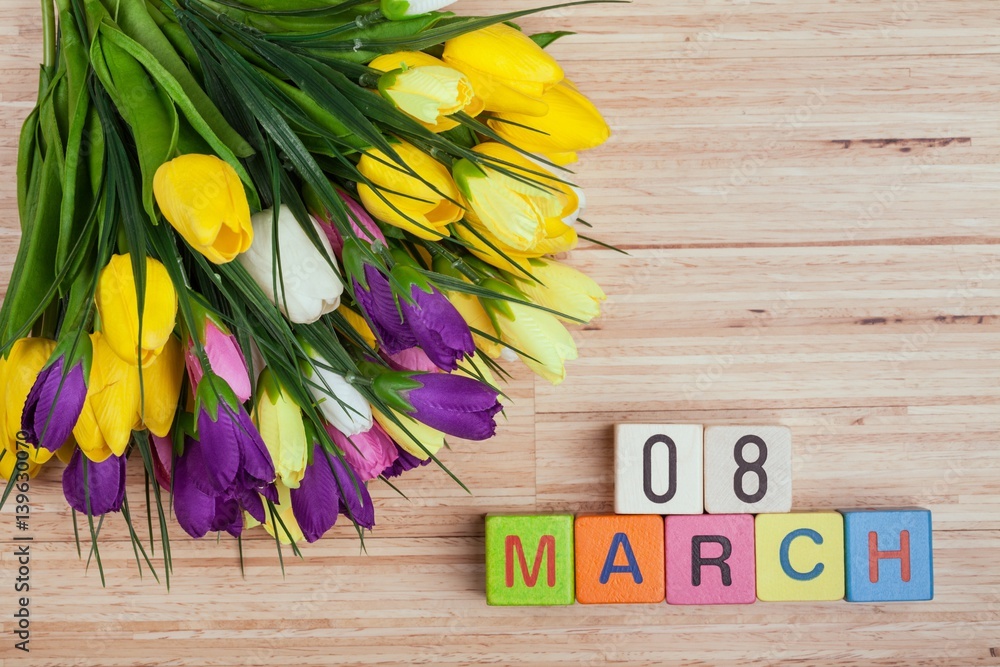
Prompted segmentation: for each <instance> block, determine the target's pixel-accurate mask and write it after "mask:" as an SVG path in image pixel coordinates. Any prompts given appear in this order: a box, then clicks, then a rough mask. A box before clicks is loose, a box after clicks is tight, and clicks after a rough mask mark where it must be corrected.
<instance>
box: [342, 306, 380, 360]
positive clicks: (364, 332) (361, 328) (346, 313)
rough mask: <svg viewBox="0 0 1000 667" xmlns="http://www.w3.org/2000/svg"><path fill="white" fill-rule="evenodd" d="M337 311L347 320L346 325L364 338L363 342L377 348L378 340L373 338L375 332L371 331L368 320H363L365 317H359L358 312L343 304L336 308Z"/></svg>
mask: <svg viewBox="0 0 1000 667" xmlns="http://www.w3.org/2000/svg"><path fill="white" fill-rule="evenodd" d="M337 312H338V313H340V314H341V315H342V316H343V318H344V319H345V320H346V321H347V324H348V326H350V327H351V328H352V329H354V331H356V332H357V334H358V335H359V336H361V338H362V339H364V341H365V343H367V344H368V347H370V348H372V349H373V350H374V349H377V346H378V340H376V339H375V332H374V331H372V328H371V327H370V326H368V322H367V321H365V318H363V317H361V315H360V314H358V313H357V312H355V311H354V310H352V309H350V308H348V307H347V306H345V305H343V304H341V305H340V307H339V308H337Z"/></svg>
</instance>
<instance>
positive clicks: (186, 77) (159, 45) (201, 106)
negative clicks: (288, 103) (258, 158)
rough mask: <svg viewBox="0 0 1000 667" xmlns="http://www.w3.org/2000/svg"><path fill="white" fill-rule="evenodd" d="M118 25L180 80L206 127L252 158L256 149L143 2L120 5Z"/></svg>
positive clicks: (241, 154)
mask: <svg viewBox="0 0 1000 667" xmlns="http://www.w3.org/2000/svg"><path fill="white" fill-rule="evenodd" d="M118 7H119V9H118V16H117V21H118V26H119V27H120V28H121V29H122V31H123V32H124V33H125V34H126V35H128V36H129V37H131V38H132V39H133V40H134V41H135V42H136V43H137V44H139V45H141V46H143V47H144V48H145V49H146V50H147V51H148V52H149V53H150V54H151V55H152V56H153V57H154V58H155V59H156V61H157V62H158V63H159V64H160V65H161V66H162V67H163V69H164V70H165V71H166V72H169V73H170V75H171V76H172V77H173V78H174V79H175V80H176V81H177V83H178V85H179V86H180V88H181V90H182V91H183V92H184V94H185V95H186V96H187V98H188V99H189V100H190V102H191V106H192V107H193V108H194V110H195V111H196V112H197V113H198V115H199V116H200V117H201V118H202V119H204V121H205V124H206V125H207V126H208V127H209V128H210V129H211V130H212V132H213V133H214V134H215V135H216V136H217V137H219V139H220V140H221V141H222V142H223V143H224V144H226V146H228V147H229V149H230V150H231V151H232V152H233V153H234V154H235V155H236V156H237V157H249V156H251V155H253V148H251V147H250V144H248V143H247V142H246V140H245V139H244V138H243V137H241V136H240V135H239V134H237V133H236V130H234V129H233V128H232V126H230V124H229V123H228V122H226V119H225V118H223V116H222V113H220V112H219V109H218V108H217V107H216V106H215V104H214V103H213V102H212V100H211V99H209V97H208V95H207V94H206V93H205V91H204V90H203V89H202V87H201V86H200V85H198V82H197V81H196V80H195V78H194V76H193V75H192V74H191V71H190V70H189V69H188V67H187V65H186V64H185V63H184V61H183V60H181V58H180V56H178V55H177V51H176V50H175V49H174V46H173V45H172V44H171V43H170V40H168V39H167V38H166V36H164V34H163V32H162V31H161V30H160V28H159V26H157V24H156V21H154V20H153V18H152V17H151V16H150V12H149V11H148V10H147V8H146V5H145V4H144V3H142V2H135V1H133V2H121V3H119V5H118Z"/></svg>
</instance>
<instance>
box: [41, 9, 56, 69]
mask: <svg viewBox="0 0 1000 667" xmlns="http://www.w3.org/2000/svg"><path fill="white" fill-rule="evenodd" d="M42 39H43V41H42V45H43V46H42V48H43V50H42V66H43V67H44V68H45V69H47V70H52V69H53V68H54V67H55V66H56V13H55V9H54V8H53V7H52V0H42Z"/></svg>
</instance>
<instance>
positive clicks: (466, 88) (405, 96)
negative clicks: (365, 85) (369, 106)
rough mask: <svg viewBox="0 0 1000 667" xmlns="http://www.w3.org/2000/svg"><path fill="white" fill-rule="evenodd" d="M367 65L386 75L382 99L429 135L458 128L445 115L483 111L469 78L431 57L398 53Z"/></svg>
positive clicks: (381, 88)
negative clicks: (428, 131)
mask: <svg viewBox="0 0 1000 667" xmlns="http://www.w3.org/2000/svg"><path fill="white" fill-rule="evenodd" d="M368 66H369V67H371V68H372V69H376V70H379V71H380V72H386V74H384V75H383V76H382V78H381V79H379V91H380V92H381V93H382V96H383V97H385V98H386V99H388V100H389V101H390V102H392V103H393V104H394V105H396V107H397V108H398V109H399V110H400V111H402V112H403V113H405V114H407V115H408V116H410V117H412V118H414V119H415V120H418V121H420V123H421V124H422V125H423V126H424V127H426V128H427V129H428V130H430V131H432V132H444V131H446V130H451V129H453V128H455V127H458V125H459V123H458V121H456V120H453V119H451V118H448V116H451V115H453V114H456V113H458V112H459V111H465V112H466V113H468V114H469V115H470V116H478V115H479V114H480V113H482V111H483V106H484V105H483V101H482V99H480V98H478V97H476V96H475V92H474V91H473V89H472V84H471V83H470V82H469V79H468V77H466V76H465V75H464V74H462V73H461V72H459V71H458V70H456V69H453V68H451V67H448V66H446V65H445V63H444V62H443V61H441V60H438V59H437V58H435V57H434V56H431V55H428V54H426V53H423V52H420V51H401V52H399V53H392V54H388V55H384V56H379V57H378V58H376V59H375V60H373V61H371V62H370V63H368Z"/></svg>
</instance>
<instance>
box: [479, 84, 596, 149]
mask: <svg viewBox="0 0 1000 667" xmlns="http://www.w3.org/2000/svg"><path fill="white" fill-rule="evenodd" d="M542 99H543V100H544V101H545V103H546V104H547V105H548V112H547V113H546V114H545V115H542V116H538V117H533V116H531V115H529V114H524V113H501V114H498V115H497V116H496V118H491V119H490V120H489V121H488V123H487V124H488V125H489V126H490V127H491V128H493V130H494V131H495V132H496V133H497V134H498V135H500V136H501V137H503V138H504V139H506V140H507V141H509V142H511V143H512V144H514V145H515V146H517V147H519V148H523V149H524V150H526V151H528V152H531V153H545V154H548V155H551V156H552V157H553V158H555V160H554V161H555V162H556V164H568V163H569V162H573V161H574V160H575V159H576V156H575V155H574V153H575V152H576V151H583V150H587V149H590V148H596V147H597V146H600V145H601V144H603V143H604V142H605V141H607V140H608V138H609V137H610V136H611V128H609V127H608V124H607V122H605V120H604V117H603V116H601V112H600V111H598V110H597V107H595V106H594V105H593V103H592V102H591V101H590V100H588V99H587V98H586V97H584V96H583V95H582V94H581V93H580V91H578V90H577V89H576V87H575V86H574V85H573V84H572V83H570V82H569V81H566V82H565V83H561V84H559V85H558V86H556V87H554V88H552V89H551V90H549V91H548V92H547V93H545V95H544V96H543V97H542Z"/></svg>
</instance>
